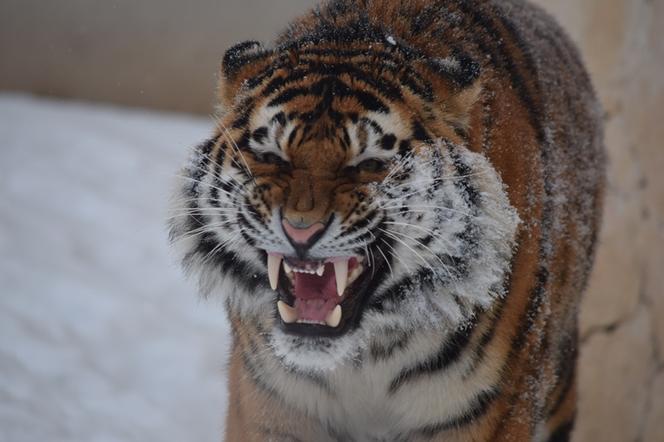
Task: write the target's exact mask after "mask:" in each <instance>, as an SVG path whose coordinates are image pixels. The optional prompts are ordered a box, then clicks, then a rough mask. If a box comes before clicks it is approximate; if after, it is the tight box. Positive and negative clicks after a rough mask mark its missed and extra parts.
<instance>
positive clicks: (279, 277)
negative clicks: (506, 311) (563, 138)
mask: <svg viewBox="0 0 664 442" xmlns="http://www.w3.org/2000/svg"><path fill="white" fill-rule="evenodd" d="M354 45H355V46H351V47H347V46H343V47H339V46H338V44H321V43H316V42H310V43H308V44H303V45H300V46H298V47H283V48H278V49H275V50H267V49H264V48H263V47H262V46H260V45H258V44H256V43H252V42H249V43H242V44H240V45H238V46H236V47H234V48H232V49H231V50H229V52H228V53H227V55H226V57H225V59H224V63H223V76H224V80H223V83H222V86H221V88H220V93H221V97H222V103H223V105H224V107H225V113H224V114H223V115H222V116H221V118H220V120H219V126H218V128H217V131H216V133H215V135H214V136H213V137H212V138H211V139H210V140H209V141H208V142H206V143H204V144H202V145H201V146H199V147H198V148H196V150H195V152H194V155H193V157H192V160H191V162H190V165H189V166H188V167H187V168H186V169H185V170H184V173H183V175H184V176H183V181H182V183H181V185H180V188H179V190H178V198H177V199H176V205H175V212H176V213H174V215H173V218H172V219H173V221H172V223H171V237H172V239H173V241H174V243H175V244H176V246H178V248H179V250H180V251H181V255H182V257H183V261H184V264H185V267H186V268H187V269H188V270H190V271H191V272H192V273H195V274H197V275H198V277H199V280H200V282H201V287H202V288H203V290H204V291H205V292H208V293H209V292H219V293H221V295H222V296H223V297H224V299H225V300H226V304H227V308H228V310H229V313H230V316H231V320H232V321H240V322H241V321H251V322H252V323H253V324H254V325H256V326H259V327H260V329H261V330H263V331H264V334H265V336H266V337H267V339H269V341H270V344H271V345H270V347H271V348H272V350H273V351H274V352H275V354H276V355H277V356H278V357H279V358H281V360H282V361H284V362H285V363H287V364H289V365H293V366H300V367H309V368H330V367H333V366H334V365H335V364H337V363H340V362H343V361H346V360H349V359H352V358H354V357H358V356H360V355H361V353H362V352H363V351H365V350H366V348H367V346H369V345H370V344H371V343H372V342H374V341H376V340H380V339H381V336H383V335H384V334H385V333H394V331H395V330H396V331H398V332H399V333H411V332H412V331H414V330H419V329H423V328H427V327H440V326H441V324H445V323H448V324H449V326H450V328H453V327H457V326H458V325H459V324H460V323H462V322H463V321H466V320H468V319H469V318H471V317H472V316H473V315H474V314H475V313H476V311H477V309H480V308H486V307H487V306H489V305H490V304H491V302H492V300H494V299H495V298H496V297H498V296H500V295H502V290H503V287H502V283H503V278H504V276H505V271H506V270H507V269H508V267H509V261H510V258H511V253H512V245H513V242H514V234H515V230H516V226H517V224H518V217H517V215H516V212H515V210H514V209H513V208H512V207H511V206H510V204H509V201H508V199H507V196H506V194H505V190H504V189H503V186H502V183H501V180H500V178H499V176H498V175H497V174H496V172H495V170H494V169H493V168H492V167H491V165H490V164H489V162H488V161H487V160H486V159H485V158H484V156H482V155H481V154H478V153H474V152H471V151H470V150H469V149H468V148H467V146H466V140H465V136H464V133H465V129H466V128H467V125H468V124H469V118H470V113H471V110H472V107H473V105H474V104H475V102H476V100H477V98H478V96H479V94H480V93H481V86H480V84H481V83H480V80H479V72H477V69H476V67H475V66H474V65H473V64H472V62H471V61H469V60H464V59H463V58H460V59H458V58H453V57H450V58H447V59H436V60H428V59H425V58H423V57H422V56H421V55H418V54H411V53H409V52H407V51H404V50H402V49H401V48H400V47H399V45H398V44H397V43H396V42H395V41H394V39H393V38H391V37H389V38H386V39H385V41H382V42H373V43H366V46H364V47H362V46H357V45H358V43H354ZM340 52H342V53H344V54H346V56H345V57H341V58H340V57H339V53H340ZM376 54H380V58H377V56H376Z"/></svg>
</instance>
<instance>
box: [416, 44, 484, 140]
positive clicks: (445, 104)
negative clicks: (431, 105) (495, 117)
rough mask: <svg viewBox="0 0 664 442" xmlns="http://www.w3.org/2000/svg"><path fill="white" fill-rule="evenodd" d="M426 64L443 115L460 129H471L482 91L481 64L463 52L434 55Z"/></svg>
mask: <svg viewBox="0 0 664 442" xmlns="http://www.w3.org/2000/svg"><path fill="white" fill-rule="evenodd" d="M426 65H427V68H428V71H429V73H430V74H431V75H430V78H431V80H432V83H433V84H434V85H435V86H436V87H435V90H436V91H437V93H436V96H435V97H434V102H435V104H436V108H437V110H438V111H439V112H441V114H440V116H441V117H442V118H443V119H444V120H445V121H447V122H448V123H450V124H451V125H452V126H453V127H455V128H456V129H459V130H462V131H467V130H468V128H469V126H470V116H471V113H472V110H473V107H474V105H475V103H476V102H477V100H478V98H479V96H480V94H481V92H482V82H481V79H480V75H481V72H480V65H479V64H478V63H477V62H475V61H474V60H472V59H471V58H470V57H468V56H466V55H463V54H458V55H453V56H449V57H446V58H430V59H427V60H426Z"/></svg>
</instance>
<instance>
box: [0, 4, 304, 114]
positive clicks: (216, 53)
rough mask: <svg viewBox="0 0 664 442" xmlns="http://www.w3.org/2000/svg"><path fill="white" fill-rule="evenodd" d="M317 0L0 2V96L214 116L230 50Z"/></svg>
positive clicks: (264, 36)
mask: <svg viewBox="0 0 664 442" xmlns="http://www.w3.org/2000/svg"><path fill="white" fill-rule="evenodd" d="M313 4H314V1H313V0H288V1H271V0H196V1H192V2H187V1H182V0H1V1H0V90H3V89H4V90H7V89H10V90H28V91H34V92H37V93H39V94H42V95H53V96H58V97H68V98H82V99H90V100H98V101H105V102H111V103H118V104H126V105H132V106H141V107H154V108H161V109H169V110H177V111H185V112H198V113H210V112H211V111H212V109H213V104H214V97H213V90H214V87H215V75H216V72H217V68H218V65H219V62H220V60H221V57H222V56H223V53H224V50H225V49H226V48H227V47H228V46H230V45H232V44H233V43H234V42H236V41H241V40H249V39H253V40H261V41H263V40H264V41H268V40H270V39H271V38H273V37H274V34H275V33H276V32H277V31H278V30H279V29H281V28H282V27H284V26H285V25H286V24H287V23H288V20H289V19H290V18H291V17H293V16H294V15H295V14H297V13H298V12H299V11H302V10H304V9H305V8H306V7H309V6H311V5H313Z"/></svg>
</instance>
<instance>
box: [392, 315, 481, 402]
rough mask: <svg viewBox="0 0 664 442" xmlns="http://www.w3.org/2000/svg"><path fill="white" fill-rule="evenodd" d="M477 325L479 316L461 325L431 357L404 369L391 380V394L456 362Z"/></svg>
mask: <svg viewBox="0 0 664 442" xmlns="http://www.w3.org/2000/svg"><path fill="white" fill-rule="evenodd" d="M476 325H477V317H473V319H472V320H471V321H470V322H469V323H468V324H465V325H463V326H462V327H460V328H459V329H458V330H456V331H455V332H454V334H453V335H452V336H450V337H449V338H448V339H447V340H446V342H445V343H443V345H442V347H441V348H440V349H439V350H438V351H437V352H436V354H434V355H432V356H431V357H430V358H429V359H427V360H425V361H422V362H419V363H417V364H416V365H414V366H412V367H410V368H406V369H403V370H402V371H401V372H400V373H399V374H398V375H397V376H396V377H395V378H394V379H393V380H392V382H390V388H389V390H388V391H389V394H391V395H392V394H394V393H396V392H397V390H399V389H400V388H401V387H403V386H404V385H405V384H406V383H408V382H413V381H416V380H418V379H419V378H421V377H422V376H431V375H433V374H435V373H436V372H440V371H443V370H445V369H446V368H447V367H449V366H450V365H451V364H453V363H454V362H456V361H457V360H458V359H459V357H460V356H461V353H462V352H463V350H464V349H465V348H466V346H467V345H468V343H469V342H470V337H471V336H472V334H473V331H474V330H475V327H476Z"/></svg>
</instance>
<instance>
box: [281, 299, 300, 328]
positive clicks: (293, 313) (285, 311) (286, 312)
mask: <svg viewBox="0 0 664 442" xmlns="http://www.w3.org/2000/svg"><path fill="white" fill-rule="evenodd" d="M277 310H279V316H281V319H282V320H283V321H284V322H285V323H286V324H292V323H293V322H295V321H297V310H295V309H294V308H293V307H291V306H290V305H288V304H286V303H285V302H284V301H277Z"/></svg>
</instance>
